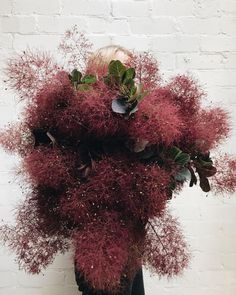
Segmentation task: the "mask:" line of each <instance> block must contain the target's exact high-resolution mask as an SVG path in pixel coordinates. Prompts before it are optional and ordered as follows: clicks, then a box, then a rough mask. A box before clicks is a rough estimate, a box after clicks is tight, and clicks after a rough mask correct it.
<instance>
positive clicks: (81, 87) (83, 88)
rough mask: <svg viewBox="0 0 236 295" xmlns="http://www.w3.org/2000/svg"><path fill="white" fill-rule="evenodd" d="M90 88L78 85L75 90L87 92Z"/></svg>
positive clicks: (85, 85) (86, 85)
mask: <svg viewBox="0 0 236 295" xmlns="http://www.w3.org/2000/svg"><path fill="white" fill-rule="evenodd" d="M91 89H92V86H90V85H89V84H78V85H77V90H80V91H87V90H91Z"/></svg>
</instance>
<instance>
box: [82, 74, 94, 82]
mask: <svg viewBox="0 0 236 295" xmlns="http://www.w3.org/2000/svg"><path fill="white" fill-rule="evenodd" d="M96 81H97V79H96V77H95V76H94V75H85V76H84V77H83V79H82V80H81V83H85V84H93V83H95V82H96Z"/></svg>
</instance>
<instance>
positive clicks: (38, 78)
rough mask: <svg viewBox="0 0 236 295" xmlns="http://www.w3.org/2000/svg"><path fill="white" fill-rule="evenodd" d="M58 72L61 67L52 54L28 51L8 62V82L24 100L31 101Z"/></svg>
mask: <svg viewBox="0 0 236 295" xmlns="http://www.w3.org/2000/svg"><path fill="white" fill-rule="evenodd" d="M58 70H60V66H59V65H58V64H57V63H56V61H54V59H53V58H52V56H51V55H50V54H48V53H46V52H40V51H38V52H33V51H31V50H27V51H23V52H22V53H20V54H18V55H16V56H15V57H13V58H11V59H9V60H8V63H7V67H6V70H5V72H6V74H7V76H8V79H7V80H6V82H7V83H8V84H9V86H10V87H11V88H13V89H14V90H16V91H17V92H18V93H19V95H20V98H21V99H22V100H23V99H31V98H32V97H33V96H34V95H35V94H36V93H37V91H38V90H39V89H40V88H41V87H42V85H44V83H45V82H46V81H47V80H50V78H51V77H52V76H53V75H54V74H55V73H57V72H58Z"/></svg>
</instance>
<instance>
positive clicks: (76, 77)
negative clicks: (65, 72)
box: [69, 69, 82, 83]
mask: <svg viewBox="0 0 236 295" xmlns="http://www.w3.org/2000/svg"><path fill="white" fill-rule="evenodd" d="M81 77H82V74H81V72H80V71H78V70H77V69H74V70H73V71H72V72H71V74H70V75H69V78H70V80H71V81H72V82H78V83H79V82H80V80H81Z"/></svg>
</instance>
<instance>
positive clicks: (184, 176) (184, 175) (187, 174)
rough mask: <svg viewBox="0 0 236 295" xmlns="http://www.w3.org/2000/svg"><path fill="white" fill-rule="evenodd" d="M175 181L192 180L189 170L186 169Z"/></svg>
mask: <svg viewBox="0 0 236 295" xmlns="http://www.w3.org/2000/svg"><path fill="white" fill-rule="evenodd" d="M175 179H176V180H178V181H181V182H182V181H186V180H190V179H191V173H190V171H189V169H188V168H186V167H184V168H183V169H181V170H180V171H179V172H178V173H177V174H176V175H175Z"/></svg>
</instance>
